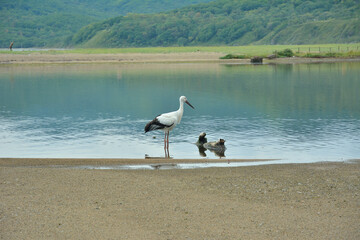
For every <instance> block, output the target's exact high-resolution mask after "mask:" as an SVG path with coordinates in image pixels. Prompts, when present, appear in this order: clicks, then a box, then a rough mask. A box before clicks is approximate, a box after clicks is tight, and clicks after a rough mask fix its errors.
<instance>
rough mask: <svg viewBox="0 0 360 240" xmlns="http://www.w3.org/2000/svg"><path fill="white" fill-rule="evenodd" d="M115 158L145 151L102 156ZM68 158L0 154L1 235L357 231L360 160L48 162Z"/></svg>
mask: <svg viewBox="0 0 360 240" xmlns="http://www.w3.org/2000/svg"><path fill="white" fill-rule="evenodd" d="M27 161H28V164H27V165H26V164H25V163H26V162H27ZM81 161H83V162H82V163H89V162H92V163H93V164H94V163H96V162H102V161H101V160H99V159H97V160H96V159H83V160H81ZM119 161H120V162H122V163H123V164H127V162H128V161H131V162H132V163H134V162H136V163H141V162H143V161H145V160H139V161H137V160H130V159H128V160H126V159H122V160H121V159H120V160H119V159H108V160H106V164H114V163H115V162H116V163H117V164H118V163H119ZM151 161H152V160H151ZM159 161H162V160H161V159H160V160H159ZM166 161H167V162H168V160H166ZM176 161H182V160H176ZM29 162H30V163H29ZM74 162H77V161H75V160H74V159H68V160H65V159H52V160H51V159H48V160H46V159H38V160H36V159H27V160H26V159H1V160H0V171H1V174H0V238H1V239H360V196H359V195H360V162H359V161H356V162H355V163H314V164H290V165H268V166H256V167H240V168H208V169H197V170H136V171H134V170H84V169H69V168H54V167H53V166H52V165H53V164H55V165H56V164H59V165H61V164H62V165H69V164H70V165H71V163H74ZM74 164H76V163H74ZM34 166H37V167H34Z"/></svg>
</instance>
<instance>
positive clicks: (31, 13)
mask: <svg viewBox="0 0 360 240" xmlns="http://www.w3.org/2000/svg"><path fill="white" fill-rule="evenodd" d="M210 1H211V0H181V1H179V0H106V1H103V0H40V1H39V0H0V47H8V46H9V45H10V42H12V41H15V43H14V47H44V46H46V47H55V46H57V47H61V46H63V44H64V40H65V39H66V38H67V37H69V36H71V35H73V34H74V33H76V32H77V31H78V30H79V29H80V28H81V27H84V26H86V25H88V24H90V23H92V22H98V21H100V20H103V19H107V18H111V17H115V16H120V15H126V14H128V13H156V12H162V11H167V10H171V9H176V8H180V7H184V6H188V5H191V4H197V3H203V2H210Z"/></svg>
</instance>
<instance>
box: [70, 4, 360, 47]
mask: <svg viewBox="0 0 360 240" xmlns="http://www.w3.org/2000/svg"><path fill="white" fill-rule="evenodd" d="M359 15H360V4H359V1H358V0H217V1H214V2H209V3H203V4H198V5H193V6H189V7H184V8H182V9H177V10H172V11H169V12H166V13H156V14H128V15H126V16H119V17H115V18H111V19H109V20H106V21H102V22H97V23H92V24H90V25H88V26H86V27H84V28H82V29H81V30H80V31H79V32H78V33H76V34H75V35H74V36H73V37H71V38H69V39H67V42H66V44H67V45H68V46H81V47H145V46H191V45H247V44H305V43H306V44H311V43H351V42H360V28H359V26H360V19H359Z"/></svg>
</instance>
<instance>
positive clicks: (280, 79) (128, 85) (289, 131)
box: [0, 62, 360, 162]
mask: <svg viewBox="0 0 360 240" xmlns="http://www.w3.org/2000/svg"><path fill="white" fill-rule="evenodd" d="M359 89H360V62H346V63H323V64H295V65H292V64H288V65H223V64H217V63H214V64H199V63H196V64H195V63H191V64H190V63H189V64H184V63H179V64H59V65H56V64H54V65H24V66H21V65H1V66H0V157H61V158H62V157H75V158H76V157H79V158H80V157H81V158H144V156H145V154H148V155H149V156H152V157H157V156H161V157H162V156H164V150H163V133H162V132H150V133H147V134H144V132H143V130H144V126H145V124H146V123H147V122H148V121H149V120H151V119H153V118H154V117H155V116H156V115H158V114H160V113H163V112H168V111H173V110H176V109H177V108H178V104H179V102H178V98H179V96H181V95H186V96H187V98H188V100H189V101H190V102H191V104H192V105H194V106H195V110H193V109H191V108H189V107H187V106H186V107H185V113H184V117H183V119H182V122H181V124H180V125H178V126H177V127H176V128H175V129H174V130H173V131H172V132H171V133H170V155H171V156H172V157H173V158H177V159H179V158H199V157H203V156H201V155H200V153H199V151H198V148H197V147H196V146H195V145H194V144H193V143H194V142H196V140H197V137H198V135H199V134H200V133H201V132H206V133H207V138H208V140H210V141H214V140H218V139H219V138H224V139H225V140H226V146H227V150H226V152H225V156H226V158H227V159H231V158H276V159H283V160H290V161H291V162H303V161H315V160H316V161H329V160H331V161H342V160H345V159H351V158H359V157H360V148H359V146H360V104H359V103H360V96H359ZM205 154H206V156H205V157H206V158H219V156H217V155H216V154H215V153H213V152H210V151H206V152H205Z"/></svg>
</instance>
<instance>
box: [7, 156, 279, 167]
mask: <svg viewBox="0 0 360 240" xmlns="http://www.w3.org/2000/svg"><path fill="white" fill-rule="evenodd" d="M273 160H278V159H270V158H269V159H207V158H204V159H201V158H199V159H172V158H163V157H152V158H144V159H139V158H0V167H36V166H44V167H52V166H81V165H93V166H112V165H142V164H180V163H221V162H222V163H229V162H262V161H273Z"/></svg>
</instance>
